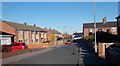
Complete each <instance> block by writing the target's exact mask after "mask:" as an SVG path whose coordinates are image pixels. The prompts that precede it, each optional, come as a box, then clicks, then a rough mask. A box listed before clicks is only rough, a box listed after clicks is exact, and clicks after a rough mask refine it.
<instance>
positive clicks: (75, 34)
mask: <svg viewBox="0 0 120 66" xmlns="http://www.w3.org/2000/svg"><path fill="white" fill-rule="evenodd" d="M82 38H83V33H77V32H76V33H73V40H76V39H82Z"/></svg>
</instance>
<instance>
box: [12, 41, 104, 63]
mask: <svg viewBox="0 0 120 66" xmlns="http://www.w3.org/2000/svg"><path fill="white" fill-rule="evenodd" d="M77 46H80V53H79V54H78V48H77ZM78 62H79V64H105V61H104V60H103V59H101V58H99V57H98V56H96V55H94V54H93V53H91V52H90V51H88V50H87V48H86V47H85V45H84V44H83V42H81V43H80V44H71V45H64V46H61V47H56V48H55V49H53V50H50V51H48V52H46V53H42V54H37V55H35V56H32V57H29V58H26V59H23V60H20V61H17V62H14V63H12V64H78Z"/></svg>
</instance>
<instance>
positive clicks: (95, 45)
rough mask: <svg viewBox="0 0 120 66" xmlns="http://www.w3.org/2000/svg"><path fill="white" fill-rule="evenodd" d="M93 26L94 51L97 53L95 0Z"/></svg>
mask: <svg viewBox="0 0 120 66" xmlns="http://www.w3.org/2000/svg"><path fill="white" fill-rule="evenodd" d="M94 27H95V30H94V31H95V52H96V53H97V42H96V0H94Z"/></svg>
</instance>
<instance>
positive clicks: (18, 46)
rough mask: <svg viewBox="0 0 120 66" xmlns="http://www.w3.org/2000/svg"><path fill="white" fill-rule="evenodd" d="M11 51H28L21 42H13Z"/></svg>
mask: <svg viewBox="0 0 120 66" xmlns="http://www.w3.org/2000/svg"><path fill="white" fill-rule="evenodd" d="M11 47H12V50H13V51H14V50H21V49H22V50H26V49H28V46H27V45H26V44H25V43H21V42H14V43H12V44H11Z"/></svg>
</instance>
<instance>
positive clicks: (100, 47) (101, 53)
mask: <svg viewBox="0 0 120 66" xmlns="http://www.w3.org/2000/svg"><path fill="white" fill-rule="evenodd" d="M110 45H111V44H110V43H98V56H99V57H105V50H106V49H107V48H108V47H109V46H110ZM103 46H104V47H103Z"/></svg>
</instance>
